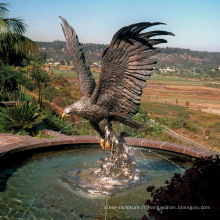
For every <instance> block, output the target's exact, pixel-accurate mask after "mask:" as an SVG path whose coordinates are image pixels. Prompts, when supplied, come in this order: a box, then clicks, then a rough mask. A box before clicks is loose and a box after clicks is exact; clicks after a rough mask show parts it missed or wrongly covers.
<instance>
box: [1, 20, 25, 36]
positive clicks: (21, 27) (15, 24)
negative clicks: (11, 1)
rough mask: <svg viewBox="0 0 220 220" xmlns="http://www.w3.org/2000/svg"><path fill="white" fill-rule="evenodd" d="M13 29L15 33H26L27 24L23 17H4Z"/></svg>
mask: <svg viewBox="0 0 220 220" xmlns="http://www.w3.org/2000/svg"><path fill="white" fill-rule="evenodd" d="M2 21H3V22H5V23H6V24H7V25H8V26H9V27H10V29H11V31H12V33H14V34H24V33H25V31H26V27H27V25H26V24H25V23H24V22H23V21H22V19H21V18H5V19H2Z"/></svg>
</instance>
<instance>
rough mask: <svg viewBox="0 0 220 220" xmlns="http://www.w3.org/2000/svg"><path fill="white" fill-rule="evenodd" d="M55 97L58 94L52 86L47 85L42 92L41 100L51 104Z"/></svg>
mask: <svg viewBox="0 0 220 220" xmlns="http://www.w3.org/2000/svg"><path fill="white" fill-rule="evenodd" d="M56 96H58V92H57V90H56V88H55V87H54V86H53V85H52V84H50V85H48V86H47V87H46V88H45V89H44V91H43V98H44V99H47V100H49V101H50V102H52V100H53V99H54V98H55V97H56Z"/></svg>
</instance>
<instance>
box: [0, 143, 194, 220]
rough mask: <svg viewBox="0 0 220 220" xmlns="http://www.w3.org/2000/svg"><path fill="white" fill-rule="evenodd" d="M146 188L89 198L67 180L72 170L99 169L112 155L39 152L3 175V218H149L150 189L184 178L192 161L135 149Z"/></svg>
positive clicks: (89, 150) (95, 149)
mask: <svg viewBox="0 0 220 220" xmlns="http://www.w3.org/2000/svg"><path fill="white" fill-rule="evenodd" d="M129 152H130V156H131V158H132V160H133V161H135V163H136V165H135V167H136V168H137V169H138V170H140V172H142V174H143V175H144V176H145V177H146V178H145V181H144V182H142V183H141V184H138V185H134V186H132V187H131V188H126V187H125V190H124V191H123V190H121V191H120V192H119V193H117V194H115V195H112V196H109V195H106V194H103V195H102V194H98V195H94V194H89V193H88V192H84V191H81V190H79V187H75V186H71V184H69V183H68V182H66V181H64V178H63V177H64V176H65V174H66V173H67V172H68V171H69V170H72V169H98V168H99V167H100V164H99V163H98V161H99V159H100V158H105V157H106V156H108V155H109V152H106V151H103V150H102V149H101V148H100V147H99V146H84V147H81V146H79V147H77V148H75V147H74V148H68V149H67V150H61V151H49V152H42V153H35V154H32V155H31V156H29V157H28V158H26V159H25V160H24V161H23V163H19V164H16V163H15V164H14V165H11V166H10V167H7V168H5V169H4V170H3V171H1V173H0V219H58V220H60V219H88V220H89V219H141V217H142V216H143V215H144V214H146V213H147V209H146V208H147V207H145V206H144V203H145V201H146V200H147V199H148V198H150V194H149V193H147V191H146V188H147V186H149V185H155V186H162V185H164V182H165V181H166V180H167V179H170V178H171V177H172V176H173V174H174V173H181V174H183V173H184V170H185V169H186V168H189V167H190V166H191V162H190V158H188V157H186V156H182V155H178V154H174V153H168V152H165V151H156V150H149V149H144V148H140V147H130V148H129Z"/></svg>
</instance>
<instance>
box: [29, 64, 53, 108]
mask: <svg viewBox="0 0 220 220" xmlns="http://www.w3.org/2000/svg"><path fill="white" fill-rule="evenodd" d="M31 77H32V79H34V80H35V85H36V87H37V89H38V103H39V104H40V106H42V93H43V89H44V88H45V87H46V86H47V85H48V82H50V76H49V74H48V73H47V72H46V71H45V70H43V69H41V68H40V67H39V66H35V67H34V68H33V70H32V73H31Z"/></svg>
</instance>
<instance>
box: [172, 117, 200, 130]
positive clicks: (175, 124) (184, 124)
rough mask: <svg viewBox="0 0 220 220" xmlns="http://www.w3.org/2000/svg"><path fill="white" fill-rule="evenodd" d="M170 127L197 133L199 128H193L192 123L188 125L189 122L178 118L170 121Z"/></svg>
mask: <svg viewBox="0 0 220 220" xmlns="http://www.w3.org/2000/svg"><path fill="white" fill-rule="evenodd" d="M170 127H171V128H173V129H179V128H186V129H188V130H190V131H193V132H198V131H199V128H197V127H196V126H194V125H193V124H192V123H190V122H189V121H187V120H186V119H185V118H183V117H179V118H176V119H174V120H172V122H171V124H170Z"/></svg>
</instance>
